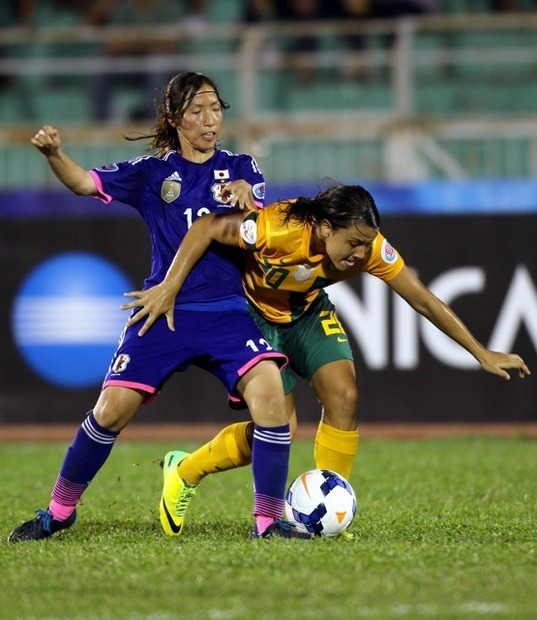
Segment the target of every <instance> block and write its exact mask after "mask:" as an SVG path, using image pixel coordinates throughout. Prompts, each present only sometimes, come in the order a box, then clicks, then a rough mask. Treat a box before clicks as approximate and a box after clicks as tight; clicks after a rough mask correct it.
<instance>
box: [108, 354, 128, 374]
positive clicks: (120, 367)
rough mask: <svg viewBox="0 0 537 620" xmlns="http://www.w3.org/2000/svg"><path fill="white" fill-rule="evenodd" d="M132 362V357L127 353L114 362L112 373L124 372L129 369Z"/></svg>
mask: <svg viewBox="0 0 537 620" xmlns="http://www.w3.org/2000/svg"><path fill="white" fill-rule="evenodd" d="M130 361H131V358H130V355H127V354H126V353H122V354H121V355H118V356H117V358H116V360H115V361H114V365H113V366H112V371H113V372H123V371H124V370H125V368H127V366H128V365H129V362H130Z"/></svg>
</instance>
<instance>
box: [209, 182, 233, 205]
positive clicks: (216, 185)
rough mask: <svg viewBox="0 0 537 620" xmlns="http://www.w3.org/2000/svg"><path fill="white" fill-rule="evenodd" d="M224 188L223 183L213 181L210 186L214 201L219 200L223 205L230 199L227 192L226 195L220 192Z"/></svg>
mask: <svg viewBox="0 0 537 620" xmlns="http://www.w3.org/2000/svg"><path fill="white" fill-rule="evenodd" d="M225 189H226V184H225V183H214V185H212V186H211V192H212V193H213V198H214V199H215V200H216V202H221V203H222V204H224V205H225V204H227V203H228V202H230V201H231V196H229V194H227V195H226V196H223V195H222V192H223V191H224V190H225Z"/></svg>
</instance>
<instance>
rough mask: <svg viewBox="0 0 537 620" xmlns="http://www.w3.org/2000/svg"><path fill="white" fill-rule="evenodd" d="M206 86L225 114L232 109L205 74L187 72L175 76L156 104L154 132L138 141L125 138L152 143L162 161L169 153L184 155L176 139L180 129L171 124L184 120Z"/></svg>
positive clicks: (151, 149)
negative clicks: (211, 91)
mask: <svg viewBox="0 0 537 620" xmlns="http://www.w3.org/2000/svg"><path fill="white" fill-rule="evenodd" d="M204 84H206V85H207V86H210V88H211V89H212V90H214V92H215V93H216V96H217V97H218V101H219V102H220V105H221V106H222V109H223V110H227V109H228V108H229V104H228V103H226V102H225V101H224V100H223V99H222V97H220V93H219V91H218V87H217V86H216V84H215V82H214V81H213V80H212V79H211V78H210V77H209V76H207V75H204V74H203V73H196V72H193V71H186V72H184V73H178V74H177V75H174V76H173V77H172V78H171V79H170V81H169V82H168V84H167V86H166V88H164V90H163V91H162V96H161V99H160V101H159V102H158V103H157V104H156V108H157V118H156V121H155V125H154V128H153V132H152V133H151V134H147V135H140V136H136V137H131V136H126V139H127V140H143V139H147V140H150V143H149V146H148V149H147V150H148V151H151V152H155V153H156V154H157V155H158V156H160V157H162V156H163V155H164V154H165V153H167V152H168V151H170V150H175V151H178V152H179V153H180V152H181V150H182V149H181V142H180V140H179V136H178V135H177V129H176V128H175V127H174V126H173V125H172V124H171V122H170V121H171V120H172V119H173V121H175V122H176V123H177V122H178V121H179V120H181V118H182V117H183V114H184V113H185V111H186V109H187V108H188V106H189V104H190V101H191V99H192V98H193V97H194V95H195V94H196V93H197V92H198V91H199V90H200V88H201V87H202V86H203V85H204Z"/></svg>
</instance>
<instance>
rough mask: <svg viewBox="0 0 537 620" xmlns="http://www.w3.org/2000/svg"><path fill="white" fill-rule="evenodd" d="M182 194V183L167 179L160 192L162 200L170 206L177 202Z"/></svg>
mask: <svg viewBox="0 0 537 620" xmlns="http://www.w3.org/2000/svg"><path fill="white" fill-rule="evenodd" d="M180 193H181V183H179V181H170V180H168V179H166V180H165V181H164V183H163V184H162V188H161V190H160V197H161V198H162V200H165V201H166V202H167V203H168V204H169V203H170V202H173V201H174V200H177V199H178V198H179V194H180Z"/></svg>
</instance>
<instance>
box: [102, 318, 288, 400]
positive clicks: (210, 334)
mask: <svg viewBox="0 0 537 620" xmlns="http://www.w3.org/2000/svg"><path fill="white" fill-rule="evenodd" d="M174 320H175V331H174V332H172V331H170V329H169V328H168V325H167V323H166V320H165V318H164V317H161V318H159V319H158V320H157V321H155V323H154V324H153V325H152V326H151V328H150V329H149V331H148V332H147V333H146V334H144V335H143V336H141V337H140V336H138V332H139V330H140V327H141V325H142V323H137V324H135V325H133V326H132V327H128V328H126V329H125V330H124V332H123V334H122V336H121V340H120V343H119V347H118V349H117V351H116V353H115V354H114V357H113V358H112V362H111V364H110V368H109V369H108V373H107V375H106V377H105V379H104V382H103V389H104V388H105V387H109V386H120V387H127V388H131V389H134V390H140V391H143V392H147V394H148V396H149V395H152V394H155V393H156V392H159V391H160V390H161V389H162V387H163V385H164V384H165V383H166V381H167V380H168V379H169V378H170V377H171V376H172V375H173V374H174V373H175V372H183V371H184V370H186V369H187V368H188V367H189V366H190V365H191V364H192V365H194V366H198V367H199V368H203V369H205V370H207V371H208V372H210V373H211V374H213V375H214V376H215V377H217V378H218V379H220V381H221V382H222V383H223V384H224V386H225V387H226V389H227V391H228V394H229V395H230V400H231V401H232V402H236V401H239V400H240V395H239V394H238V393H237V391H236V387H237V382H238V381H239V379H240V378H241V377H242V376H243V375H244V374H246V373H247V372H248V370H250V369H251V368H252V367H253V366H255V364H257V363H258V362H259V361H261V360H262V359H270V360H274V361H275V362H276V363H277V364H278V366H279V367H280V368H283V367H284V366H285V365H286V364H287V361H288V360H287V357H286V356H285V355H284V354H283V353H278V352H277V351H274V350H273V349H272V347H271V346H270V345H269V344H268V342H267V341H266V340H265V338H264V336H263V334H262V333H261V331H260V330H259V328H258V327H257V325H256V324H255V321H254V320H253V318H252V316H251V315H250V313H249V312H248V310H247V308H246V307H245V309H244V310H242V309H241V310H239V311H237V310H219V311H217V312H212V311H191V310H178V309H176V310H175V314H174ZM147 400H148V399H146V401H147Z"/></svg>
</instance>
